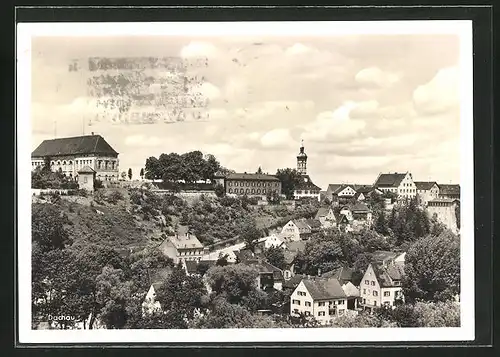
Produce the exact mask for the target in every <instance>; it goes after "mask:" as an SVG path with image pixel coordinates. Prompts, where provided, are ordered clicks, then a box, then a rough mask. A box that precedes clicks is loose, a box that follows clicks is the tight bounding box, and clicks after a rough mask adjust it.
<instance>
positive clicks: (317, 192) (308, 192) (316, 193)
mask: <svg viewBox="0 0 500 357" xmlns="http://www.w3.org/2000/svg"><path fill="white" fill-rule="evenodd" d="M297 194H298V195H302V194H304V195H319V191H315V190H297Z"/></svg>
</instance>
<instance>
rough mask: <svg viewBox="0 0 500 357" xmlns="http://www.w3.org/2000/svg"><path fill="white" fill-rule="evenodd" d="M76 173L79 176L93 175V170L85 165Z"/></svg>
mask: <svg viewBox="0 0 500 357" xmlns="http://www.w3.org/2000/svg"><path fill="white" fill-rule="evenodd" d="M78 173H79V174H93V173H95V170H93V169H92V168H91V167H90V166H88V165H85V166H84V167H82V168H81V169H80V170H78Z"/></svg>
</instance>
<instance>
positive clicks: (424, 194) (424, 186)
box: [415, 181, 439, 206]
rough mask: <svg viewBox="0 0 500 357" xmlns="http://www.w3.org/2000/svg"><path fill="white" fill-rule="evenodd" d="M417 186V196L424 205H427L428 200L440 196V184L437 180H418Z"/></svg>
mask: <svg viewBox="0 0 500 357" xmlns="http://www.w3.org/2000/svg"><path fill="white" fill-rule="evenodd" d="M415 186H416V187H417V196H418V198H419V200H420V202H421V203H422V205H423V206H427V202H429V201H432V200H435V199H436V198H438V197H439V185H438V184H437V183H436V182H428V181H425V182H424V181H416V182H415Z"/></svg>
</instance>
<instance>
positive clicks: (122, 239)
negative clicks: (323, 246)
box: [33, 188, 317, 250]
mask: <svg viewBox="0 0 500 357" xmlns="http://www.w3.org/2000/svg"><path fill="white" fill-rule="evenodd" d="M33 201H34V203H33V204H34V205H37V204H52V205H55V206H56V207H57V209H58V210H60V211H61V212H62V213H63V214H64V215H65V216H66V217H67V218H68V222H69V223H68V225H67V227H66V228H67V230H68V232H69V234H70V237H71V239H72V240H73V242H75V243H81V244H85V243H99V244H104V245H109V246H112V247H114V248H115V249H118V250H122V249H127V250H128V249H129V248H140V247H144V246H146V245H148V244H149V243H152V242H153V243H154V244H157V242H159V241H161V240H162V237H163V236H164V235H169V234H173V233H174V231H175V230H176V228H177V226H178V225H186V226H188V227H189V229H190V231H191V232H192V233H194V234H195V235H196V236H197V237H198V238H199V240H200V241H201V242H202V243H203V244H204V245H210V244H213V243H216V242H219V241H222V240H227V239H230V238H234V237H235V236H237V235H239V233H240V229H241V228H242V227H243V226H244V225H245V224H246V223H248V222H249V221H250V222H254V223H255V225H256V226H257V227H258V228H259V229H260V230H262V232H263V234H265V233H268V231H269V230H271V229H273V228H276V227H277V226H281V225H283V224H285V223H286V222H287V221H288V220H290V219H293V218H298V217H310V216H311V215H313V214H314V213H315V212H316V209H317V208H316V207H315V206H314V205H311V204H304V205H303V206H298V207H297V208H296V209H294V210H288V209H287V208H286V207H285V206H283V205H268V206H257V205H255V204H254V203H255V202H254V201H253V200H252V199H249V198H246V197H242V198H231V197H221V198H218V197H207V196H204V195H200V196H199V197H196V198H194V199H193V198H182V197H180V196H178V195H172V194H165V195H160V194H157V193H154V192H152V191H150V190H148V189H116V188H115V189H100V190H98V191H96V192H95V193H94V194H93V195H91V196H88V197H81V196H47V197H41V198H33Z"/></svg>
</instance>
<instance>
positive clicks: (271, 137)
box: [260, 129, 294, 148]
mask: <svg viewBox="0 0 500 357" xmlns="http://www.w3.org/2000/svg"><path fill="white" fill-rule="evenodd" d="M293 141H294V140H293V138H292V137H291V135H290V131H289V130H288V129H274V130H271V131H269V132H267V133H265V134H264V135H263V136H262V137H261V138H260V143H261V144H262V146H263V147H265V148H283V147H290V144H292V143H293Z"/></svg>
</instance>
